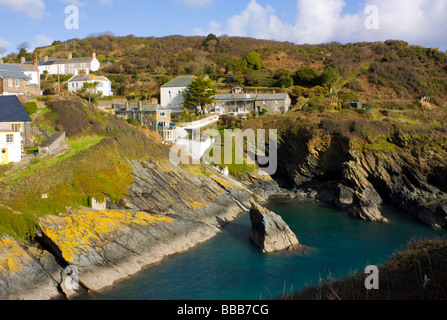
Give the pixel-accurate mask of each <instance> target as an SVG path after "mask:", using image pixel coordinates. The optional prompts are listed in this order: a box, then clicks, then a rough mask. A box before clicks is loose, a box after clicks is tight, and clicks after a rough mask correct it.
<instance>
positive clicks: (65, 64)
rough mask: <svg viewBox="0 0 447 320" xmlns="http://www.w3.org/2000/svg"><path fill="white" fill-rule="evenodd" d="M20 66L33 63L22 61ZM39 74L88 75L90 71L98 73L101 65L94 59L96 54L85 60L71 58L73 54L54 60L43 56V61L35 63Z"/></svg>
mask: <svg viewBox="0 0 447 320" xmlns="http://www.w3.org/2000/svg"><path fill="white" fill-rule="evenodd" d="M22 64H33V62H25V60H23V59H22ZM37 66H38V68H39V73H40V74H43V73H44V72H45V71H46V72H47V73H48V74H53V75H57V74H72V75H78V74H79V73H81V72H84V73H86V74H89V73H90V71H98V70H99V68H100V67H101V63H100V62H99V61H98V59H97V58H96V53H93V54H92V56H91V57H87V58H73V54H71V53H70V54H69V55H68V57H67V59H66V60H64V59H54V58H48V56H45V58H44V60H43V61H39V62H37Z"/></svg>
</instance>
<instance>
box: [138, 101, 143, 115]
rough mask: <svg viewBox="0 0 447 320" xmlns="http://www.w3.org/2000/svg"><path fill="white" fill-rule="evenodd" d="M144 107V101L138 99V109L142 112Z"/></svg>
mask: <svg viewBox="0 0 447 320" xmlns="http://www.w3.org/2000/svg"><path fill="white" fill-rule="evenodd" d="M142 108H143V101H138V111H140V112H141V109H142Z"/></svg>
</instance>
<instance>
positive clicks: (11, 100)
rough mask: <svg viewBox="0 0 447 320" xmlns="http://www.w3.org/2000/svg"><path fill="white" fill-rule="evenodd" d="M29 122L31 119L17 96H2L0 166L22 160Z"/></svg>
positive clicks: (0, 102)
mask: <svg viewBox="0 0 447 320" xmlns="http://www.w3.org/2000/svg"><path fill="white" fill-rule="evenodd" d="M27 122H31V118H30V117H29V115H28V113H27V112H26V111H25V108H24V107H23V105H22V104H21V103H20V101H19V99H17V97H16V96H0V165H5V164H8V163H11V162H20V161H21V160H22V152H23V143H24V140H25V137H26V123H27Z"/></svg>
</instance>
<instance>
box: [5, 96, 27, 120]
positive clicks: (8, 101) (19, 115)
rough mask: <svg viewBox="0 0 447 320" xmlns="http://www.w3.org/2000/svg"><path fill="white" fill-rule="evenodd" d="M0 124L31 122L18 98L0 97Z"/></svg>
mask: <svg viewBox="0 0 447 320" xmlns="http://www.w3.org/2000/svg"><path fill="white" fill-rule="evenodd" d="M0 122H31V118H30V117H29V115H28V113H27V112H26V111H25V108H24V107H23V105H22V104H21V103H20V101H19V99H17V97H16V96H0Z"/></svg>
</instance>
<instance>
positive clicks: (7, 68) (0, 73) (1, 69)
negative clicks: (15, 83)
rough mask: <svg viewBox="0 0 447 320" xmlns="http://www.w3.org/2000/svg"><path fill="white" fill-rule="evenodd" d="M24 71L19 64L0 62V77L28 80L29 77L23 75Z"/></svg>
mask: <svg viewBox="0 0 447 320" xmlns="http://www.w3.org/2000/svg"><path fill="white" fill-rule="evenodd" d="M24 71H25V70H24V69H23V68H22V67H21V66H19V65H16V64H9V63H0V78H3V79H22V80H30V79H31V78H30V77H28V76H27V75H25V74H24V73H23V72H24Z"/></svg>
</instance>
